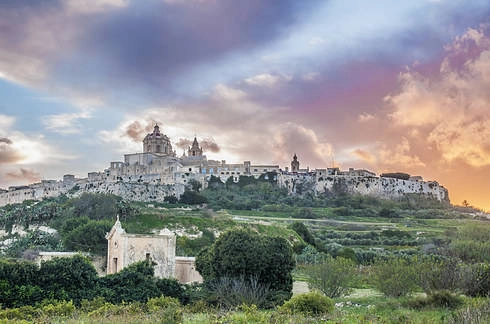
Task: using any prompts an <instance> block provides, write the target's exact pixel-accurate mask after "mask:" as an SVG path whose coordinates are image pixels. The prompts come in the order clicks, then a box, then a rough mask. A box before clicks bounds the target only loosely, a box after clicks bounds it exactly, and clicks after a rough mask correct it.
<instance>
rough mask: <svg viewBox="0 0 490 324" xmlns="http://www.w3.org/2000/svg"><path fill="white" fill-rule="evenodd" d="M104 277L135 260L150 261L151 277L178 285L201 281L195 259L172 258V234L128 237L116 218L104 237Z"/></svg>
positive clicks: (167, 231) (168, 232) (173, 251)
mask: <svg viewBox="0 0 490 324" xmlns="http://www.w3.org/2000/svg"><path fill="white" fill-rule="evenodd" d="M106 239H107V274H113V273H116V272H118V271H121V270H122V269H124V268H125V267H127V266H129V265H130V264H132V263H135V262H138V261H145V260H148V261H153V262H154V263H155V267H154V269H155V276H157V277H159V278H176V279H177V280H179V281H180V282H183V283H187V282H193V281H197V282H202V277H201V276H200V275H199V272H197V271H196V269H195V259H194V258H189V257H176V256H175V243H176V238H175V234H174V233H173V232H171V231H169V230H168V229H163V230H161V231H160V232H159V233H157V234H128V233H126V231H125V230H124V229H123V228H122V225H121V222H120V221H119V217H118V218H117V220H116V223H115V224H114V226H112V229H111V230H110V232H109V233H107V235H106Z"/></svg>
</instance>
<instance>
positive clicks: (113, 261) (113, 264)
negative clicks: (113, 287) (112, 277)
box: [112, 258, 117, 273]
mask: <svg viewBox="0 0 490 324" xmlns="http://www.w3.org/2000/svg"><path fill="white" fill-rule="evenodd" d="M112 270H113V273H116V272H117V258H113V259H112Z"/></svg>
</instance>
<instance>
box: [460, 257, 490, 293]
mask: <svg viewBox="0 0 490 324" xmlns="http://www.w3.org/2000/svg"><path fill="white" fill-rule="evenodd" d="M460 274H461V280H460V285H461V289H462V291H463V293H464V294H465V295H468V296H472V297H478V296H479V297H489V296H490V264H488V263H477V264H469V265H464V266H461V269H460Z"/></svg>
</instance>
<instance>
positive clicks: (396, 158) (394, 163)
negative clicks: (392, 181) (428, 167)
mask: <svg viewBox="0 0 490 324" xmlns="http://www.w3.org/2000/svg"><path fill="white" fill-rule="evenodd" d="M378 154H379V159H378V160H379V161H380V163H381V167H382V168H384V169H393V168H395V169H397V170H398V169H414V168H421V167H425V163H424V162H422V161H421V159H420V157H418V156H417V155H416V154H414V153H411V147H410V143H409V141H408V140H407V139H406V138H405V137H403V138H402V140H401V142H400V143H398V144H397V145H396V146H395V147H394V148H391V147H386V146H383V147H381V149H380V150H379V152H378Z"/></svg>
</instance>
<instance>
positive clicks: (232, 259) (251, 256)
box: [196, 229, 295, 293]
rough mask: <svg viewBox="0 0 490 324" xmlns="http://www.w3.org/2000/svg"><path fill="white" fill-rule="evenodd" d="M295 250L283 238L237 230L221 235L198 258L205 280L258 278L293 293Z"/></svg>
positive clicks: (272, 287) (273, 288)
mask: <svg viewBox="0 0 490 324" xmlns="http://www.w3.org/2000/svg"><path fill="white" fill-rule="evenodd" d="M294 263H295V262H294V258H293V252H292V249H291V247H290V245H289V243H288V242H287V241H286V240H285V239H284V238H281V237H273V236H266V235H261V234H258V233H256V232H253V231H251V230H245V229H235V230H231V231H228V232H225V233H223V234H221V235H220V237H219V238H218V239H217V240H216V242H215V243H214V244H213V245H212V246H211V247H210V248H208V249H207V250H203V251H202V252H201V253H199V255H198V256H197V258H196V269H197V270H198V271H199V273H201V275H202V276H203V278H204V281H205V282H211V281H213V280H215V279H219V278H232V279H236V278H245V279H246V280H249V279H250V278H257V280H258V284H260V285H268V288H269V289H270V290H272V291H285V292H287V293H290V292H291V290H292V288H293V279H292V274H291V272H292V270H293V268H294Z"/></svg>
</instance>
